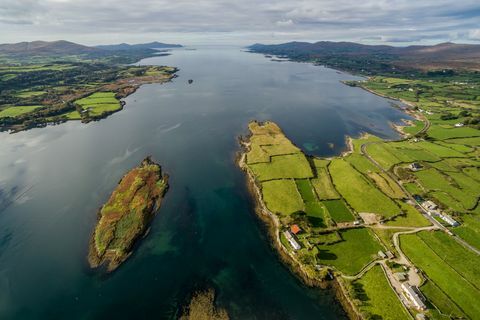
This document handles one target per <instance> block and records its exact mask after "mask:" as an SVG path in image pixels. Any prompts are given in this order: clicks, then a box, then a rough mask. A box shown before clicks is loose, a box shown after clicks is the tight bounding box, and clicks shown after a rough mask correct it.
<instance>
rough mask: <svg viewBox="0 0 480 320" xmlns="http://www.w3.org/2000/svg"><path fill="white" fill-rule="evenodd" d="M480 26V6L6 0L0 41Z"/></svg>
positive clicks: (465, 1)
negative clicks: (479, 23)
mask: <svg viewBox="0 0 480 320" xmlns="http://www.w3.org/2000/svg"><path fill="white" fill-rule="evenodd" d="M479 19H480V3H478V1H477V0H462V1H453V0H423V1H414V0H396V1H388V0H363V1H355V0H243V1H233V0H177V1H171V0H157V1H151V0H136V1H118V0H82V1H78V0H77V1H75V0H0V29H1V30H2V31H5V32H2V33H1V34H0V42H8V41H12V40H18V39H21V40H33V39H39V38H42V39H47V40H52V39H59V38H66V39H69V40H77V41H83V42H86V43H87V44H89V43H90V44H92V43H100V42H102V43H106V42H115V41H118V40H119V41H130V42H138V41H143V40H164V39H165V38H166V39H171V40H172V41H175V39H179V40H184V41H186V42H192V41H205V40H206V41H208V40H209V39H212V40H215V39H218V41H229V39H230V42H237V43H238V42H239V41H243V42H246V43H249V42H251V41H254V40H260V41H266V42H268V41H276V42H278V41H281V40H282V39H284V40H294V39H295V40H353V41H360V40H362V39H370V40H366V41H372V42H392V43H393V42H412V41H413V42H415V41H436V40H437V39H438V40H443V41H448V40H453V38H452V37H451V36H449V35H457V38H455V40H459V41H462V40H463V41H467V40H468V41H478V40H480V39H478V38H479V37H478V32H477V31H476V30H478V21H479ZM117 39H118V40H117ZM220 39H221V40H220ZM375 39H376V40H375Z"/></svg>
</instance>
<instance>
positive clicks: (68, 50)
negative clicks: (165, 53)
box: [0, 40, 181, 64]
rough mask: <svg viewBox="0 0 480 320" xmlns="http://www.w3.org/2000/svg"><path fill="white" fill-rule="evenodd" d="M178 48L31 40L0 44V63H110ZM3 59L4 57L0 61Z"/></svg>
mask: <svg viewBox="0 0 480 320" xmlns="http://www.w3.org/2000/svg"><path fill="white" fill-rule="evenodd" d="M176 47H181V45H179V44H166V43H161V42H150V43H144V44H135V45H130V44H126V43H122V44H118V45H105V46H97V47H88V46H84V45H81V44H77V43H73V42H69V41H65V40H59V41H51V42H48V41H32V42H19V43H9V44H0V63H1V62H3V61H8V62H7V63H12V62H15V63H19V62H20V63H46V62H52V61H77V62H78V61H87V62H90V61H92V60H93V61H96V62H103V63H110V64H112V63H113V64H128V63H134V62H136V61H139V60H141V59H144V58H147V57H153V56H158V51H157V50H155V49H161V48H162V49H163V48H176ZM2 59H3V60H2Z"/></svg>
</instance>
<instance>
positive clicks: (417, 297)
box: [402, 282, 427, 310]
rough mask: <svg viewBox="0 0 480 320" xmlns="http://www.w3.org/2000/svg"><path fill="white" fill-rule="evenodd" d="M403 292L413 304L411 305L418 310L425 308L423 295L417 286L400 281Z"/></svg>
mask: <svg viewBox="0 0 480 320" xmlns="http://www.w3.org/2000/svg"><path fill="white" fill-rule="evenodd" d="M402 289H403V294H404V295H405V296H406V297H407V299H408V300H410V302H411V303H412V304H413V306H414V307H415V308H417V309H419V310H425V309H427V306H426V305H425V297H424V296H423V295H422V293H421V292H420V291H419V290H418V288H417V287H415V286H411V285H409V284H408V283H406V282H405V283H402Z"/></svg>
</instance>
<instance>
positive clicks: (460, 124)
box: [455, 122, 464, 128]
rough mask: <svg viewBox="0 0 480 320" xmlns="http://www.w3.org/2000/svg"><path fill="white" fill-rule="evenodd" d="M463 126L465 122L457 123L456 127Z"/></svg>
mask: <svg viewBox="0 0 480 320" xmlns="http://www.w3.org/2000/svg"><path fill="white" fill-rule="evenodd" d="M463 126H464V124H463V123H461V122H459V123H455V127H457V128H459V127H463Z"/></svg>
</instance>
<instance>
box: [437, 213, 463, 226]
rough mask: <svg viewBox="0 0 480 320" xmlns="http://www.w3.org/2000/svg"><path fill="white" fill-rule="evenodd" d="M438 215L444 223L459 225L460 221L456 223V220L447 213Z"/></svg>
mask: <svg viewBox="0 0 480 320" xmlns="http://www.w3.org/2000/svg"><path fill="white" fill-rule="evenodd" d="M438 216H439V217H440V219H442V220H443V221H445V222H446V223H448V224H449V225H451V226H452V227H456V226H459V225H460V223H458V221H456V220H455V219H453V218H452V217H450V216H449V215H447V214H439V215H438Z"/></svg>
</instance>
